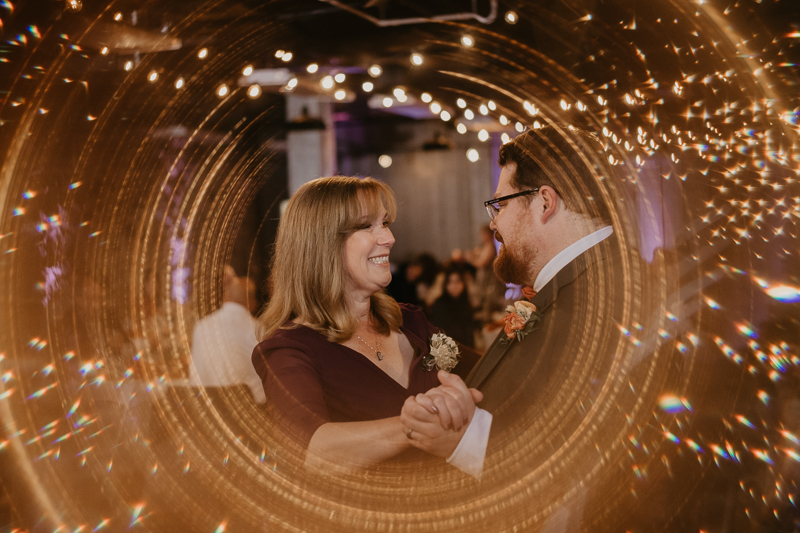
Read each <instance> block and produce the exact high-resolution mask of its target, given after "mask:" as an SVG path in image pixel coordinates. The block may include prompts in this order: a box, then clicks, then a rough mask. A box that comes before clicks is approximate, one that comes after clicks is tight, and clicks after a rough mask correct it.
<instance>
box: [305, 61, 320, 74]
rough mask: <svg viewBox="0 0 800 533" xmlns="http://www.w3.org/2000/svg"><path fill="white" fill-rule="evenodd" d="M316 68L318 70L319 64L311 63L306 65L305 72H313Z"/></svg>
mask: <svg viewBox="0 0 800 533" xmlns="http://www.w3.org/2000/svg"><path fill="white" fill-rule="evenodd" d="M318 70H319V65H317V64H316V63H311V64H310V65H308V66H307V67H306V72H308V73H309V74H314V73H315V72H317V71H318Z"/></svg>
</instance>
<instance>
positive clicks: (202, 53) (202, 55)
mask: <svg viewBox="0 0 800 533" xmlns="http://www.w3.org/2000/svg"><path fill="white" fill-rule="evenodd" d="M197 57H199V58H200V59H205V58H206V57H208V48H201V49H200V50H198V51H197Z"/></svg>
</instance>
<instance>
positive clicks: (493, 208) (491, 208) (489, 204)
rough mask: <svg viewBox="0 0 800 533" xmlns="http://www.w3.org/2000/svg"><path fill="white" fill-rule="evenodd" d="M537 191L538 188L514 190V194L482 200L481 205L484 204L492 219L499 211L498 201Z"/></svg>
mask: <svg viewBox="0 0 800 533" xmlns="http://www.w3.org/2000/svg"><path fill="white" fill-rule="evenodd" d="M537 192H539V188H538V187H537V188H536V189H531V190H529V191H522V192H516V193H514V194H509V195H508V196H501V197H500V198H493V199H492V200H486V201H485V202H483V205H485V206H486V212H487V213H489V218H491V219H492V220H494V217H496V216H497V214H498V213H499V212H500V207H499V206H498V205H497V204H499V203H500V202H505V201H506V200H511V199H512V198H516V197H518V196H527V195H528V194H536V193H537Z"/></svg>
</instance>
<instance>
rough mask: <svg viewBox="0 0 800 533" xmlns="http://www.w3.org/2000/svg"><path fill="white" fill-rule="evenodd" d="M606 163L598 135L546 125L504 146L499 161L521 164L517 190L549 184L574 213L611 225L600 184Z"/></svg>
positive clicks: (514, 184) (514, 179)
mask: <svg viewBox="0 0 800 533" xmlns="http://www.w3.org/2000/svg"><path fill="white" fill-rule="evenodd" d="M559 130H561V131H559ZM604 161H605V155H604V153H603V145H602V143H601V142H600V141H599V140H598V139H597V137H595V136H594V135H592V134H590V133H587V132H585V131H581V130H578V129H576V128H572V127H568V126H560V127H559V128H556V127H553V126H545V127H543V128H541V129H534V130H528V131H526V132H525V133H523V134H521V135H518V136H517V137H516V138H515V139H513V140H512V141H511V142H508V143H506V144H504V145H503V146H502V147H501V148H500V159H499V161H498V162H499V163H500V166H501V167H503V166H506V165H508V164H510V163H515V164H516V165H517V170H516V172H515V173H514V175H513V176H512V177H511V186H512V187H514V188H515V189H517V190H519V191H524V190H529V189H537V188H539V187H541V186H542V185H549V186H550V187H552V188H553V189H555V191H556V193H558V195H559V196H560V197H561V199H562V200H563V201H564V203H565V204H566V206H567V208H568V209H569V210H570V211H572V212H574V213H580V214H582V215H585V216H589V217H591V218H599V219H601V220H602V221H603V222H604V223H606V224H610V223H611V215H610V212H609V208H608V205H607V202H606V199H605V198H604V196H603V191H602V189H601V187H602V186H601V183H600V180H603V179H605V175H606V173H607V172H608V170H607V168H608V167H607V166H606V165H605V164H604ZM528 198H530V197H528Z"/></svg>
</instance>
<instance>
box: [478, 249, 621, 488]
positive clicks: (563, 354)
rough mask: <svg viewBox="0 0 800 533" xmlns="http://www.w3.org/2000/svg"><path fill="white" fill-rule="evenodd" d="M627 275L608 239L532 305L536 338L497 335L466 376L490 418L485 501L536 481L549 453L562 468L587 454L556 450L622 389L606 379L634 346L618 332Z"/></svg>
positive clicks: (560, 275) (547, 287)
mask: <svg viewBox="0 0 800 533" xmlns="http://www.w3.org/2000/svg"><path fill="white" fill-rule="evenodd" d="M624 273H625V266H624V262H623V261H622V256H621V252H620V247H619V243H618V241H617V239H616V238H615V236H613V235H612V236H611V237H609V238H607V239H605V240H604V241H602V242H601V243H599V244H597V245H596V246H594V247H592V248H591V249H589V250H587V251H586V252H584V253H583V254H581V255H580V256H578V257H577V258H576V259H575V260H573V261H572V262H571V263H569V264H568V265H567V266H565V267H564V268H563V269H561V271H559V272H558V273H557V274H556V276H555V277H554V278H553V279H552V280H551V281H550V282H549V283H547V285H545V286H544V287H543V288H542V290H541V291H540V292H539V293H538V294H537V295H536V296H534V298H533V299H532V303H533V304H534V305H536V307H537V310H538V312H540V313H541V315H542V322H540V323H539V325H538V327H537V329H536V330H535V331H533V332H531V333H529V334H528V335H527V336H526V337H525V338H524V339H523V340H522V341H521V342H520V341H517V340H512V341H511V342H509V343H507V344H505V345H504V344H502V343H501V342H500V340H501V339H502V338H503V337H505V334H504V333H503V332H501V333H500V335H499V336H498V338H497V339H496V340H495V342H494V343H493V344H492V346H491V347H490V348H489V350H488V352H487V353H486V355H485V356H484V357H483V358H482V359H481V360H480V361H479V363H478V364H477V365H476V366H475V368H474V369H473V371H472V373H471V374H470V375H469V376H468V378H467V384H468V385H469V386H470V387H475V388H477V389H479V390H480V391H482V392H483V393H484V395H485V399H484V401H483V402H482V403H481V404H480V407H482V408H484V409H486V410H487V411H489V412H490V413H492V415H493V421H492V428H491V433H490V438H489V444H488V448H487V455H486V461H485V463H484V474H483V479H482V482H481V485H482V491H483V490H485V489H489V490H502V488H501V487H503V486H508V485H509V484H511V483H512V482H514V481H515V480H517V481H518V480H522V479H523V478H525V477H526V476H530V475H535V473H536V471H537V469H539V468H540V467H541V466H542V465H543V463H546V462H550V463H552V461H553V460H554V453H555V454H556V458H557V459H559V460H569V457H570V456H571V454H572V453H573V452H577V451H578V450H583V453H586V450H590V449H591V448H592V446H591V445H589V446H587V444H591V443H587V442H582V443H581V445H580V446H574V447H569V446H568V447H564V446H563V445H564V444H568V443H569V442H570V439H571V438H573V437H574V435H575V431H576V429H577V428H579V427H580V426H581V423H583V422H584V420H585V418H586V413H587V412H588V411H589V410H590V409H591V408H592V405H593V404H594V402H595V401H597V400H598V395H599V394H601V393H603V394H607V393H608V392H609V390H608V387H609V386H611V388H613V389H615V390H616V389H619V385H620V383H609V380H614V377H612V376H611V374H610V373H611V372H612V369H614V367H615V366H616V367H620V366H621V365H622V366H624V364H625V361H626V357H629V355H630V354H629V351H630V350H629V347H631V346H632V344H631V342H630V339H629V338H628V337H626V336H625V334H624V333H623V332H622V330H621V327H626V328H630V327H631V326H630V324H631V323H632V320H631V317H630V316H627V315H626V312H628V315H629V314H630V312H629V311H630V309H628V308H630V307H631V306H630V305H629V306H627V307H628V308H626V305H625V302H626V297H625V295H626V294H628V295H630V294H632V293H635V290H633V291H632V290H631V289H632V286H631V284H632V283H635V281H636V280H635V279H631V276H623V274H624ZM634 278H635V276H634ZM617 381H619V380H617ZM604 387H605V388H604ZM604 408H606V409H607V407H606V406H604ZM610 414H611V413H606V414H605V415H603V416H606V417H607V416H608V415H610ZM603 416H601V417H600V419H601V420H602V419H603ZM588 434H589V435H590V434H591V431H590V432H589V433H588ZM596 455H597V453H596V452H593V455H592V460H596ZM585 466H586V468H588V469H591V465H585ZM541 472H542V473H545V474H547V473H549V471H541ZM550 475H552V473H550Z"/></svg>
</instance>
